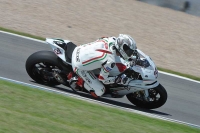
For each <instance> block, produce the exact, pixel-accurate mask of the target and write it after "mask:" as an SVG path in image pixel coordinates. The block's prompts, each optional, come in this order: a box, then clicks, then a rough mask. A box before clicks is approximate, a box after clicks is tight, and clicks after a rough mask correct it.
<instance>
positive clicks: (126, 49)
mask: <svg viewBox="0 0 200 133" xmlns="http://www.w3.org/2000/svg"><path fill="white" fill-rule="evenodd" d="M123 49H124V52H125V53H126V54H127V55H128V56H129V57H131V55H132V54H133V51H134V50H132V49H130V48H129V47H128V46H127V45H124V46H123Z"/></svg>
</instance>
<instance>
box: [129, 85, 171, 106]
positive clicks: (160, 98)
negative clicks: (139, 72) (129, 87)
mask: <svg viewBox="0 0 200 133" xmlns="http://www.w3.org/2000/svg"><path fill="white" fill-rule="evenodd" d="M148 91H149V97H148V100H146V99H145V98H144V93H143V91H139V92H134V93H130V94H128V95H126V96H127V98H128V100H129V101H130V102H131V103H132V104H134V105H136V106H138V107H142V108H146V109H155V108H159V107H161V106H162V105H164V104H165V102H166V101H167V92H166V90H165V88H164V87H163V86H162V85H161V84H159V85H158V86H157V87H155V88H152V89H149V90H148Z"/></svg>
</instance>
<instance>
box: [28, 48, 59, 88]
mask: <svg viewBox="0 0 200 133" xmlns="http://www.w3.org/2000/svg"><path fill="white" fill-rule="evenodd" d="M54 69H57V70H62V67H61V66H60V65H59V62H58V57H57V56H56V55H55V53H53V52H51V51H39V52H36V53H33V54H32V55H30V56H29V57H28V59H27V60H26V71H27V73H28V75H29V76H30V77H31V78H32V79H33V80H35V81H36V82H38V83H41V84H45V85H50V86H54V85H59V84H60V83H59V82H57V81H56V79H55V78H54V77H53V75H52V73H53V70H54Z"/></svg>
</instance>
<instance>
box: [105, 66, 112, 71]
mask: <svg viewBox="0 0 200 133" xmlns="http://www.w3.org/2000/svg"><path fill="white" fill-rule="evenodd" d="M104 69H105V70H106V71H107V72H110V71H111V70H112V68H110V67H108V66H107V67H106V68H104Z"/></svg>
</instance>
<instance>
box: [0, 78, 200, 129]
mask: <svg viewBox="0 0 200 133" xmlns="http://www.w3.org/2000/svg"><path fill="white" fill-rule="evenodd" d="M0 79H1V80H6V81H10V82H13V83H17V84H21V85H25V86H29V87H32V88H37V89H40V90H45V91H49V92H54V93H58V94H63V95H65V96H69V97H73V98H76V99H80V100H84V101H87V102H92V103H98V104H101V105H106V106H109V107H113V108H116V109H122V110H125V111H129V112H133V113H137V114H140V115H145V116H148V117H151V118H157V119H160V120H165V121H170V122H174V123H179V124H183V125H187V126H190V127H193V128H199V129H200V125H195V124H191V123H187V122H183V121H179V120H175V119H170V118H166V117H162V116H158V115H153V114H150V113H146V112H142V111H138V110H134V109H129V108H125V107H120V106H117V105H113V104H109V103H105V102H101V101H97V100H93V99H89V98H85V97H81V96H79V95H76V94H70V93H67V92H63V91H58V90H54V89H50V88H46V87H42V86H37V85H33V84H28V83H24V82H21V81H17V80H13V79H9V78H5V77H0Z"/></svg>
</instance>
